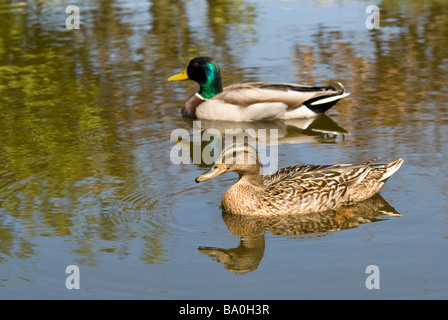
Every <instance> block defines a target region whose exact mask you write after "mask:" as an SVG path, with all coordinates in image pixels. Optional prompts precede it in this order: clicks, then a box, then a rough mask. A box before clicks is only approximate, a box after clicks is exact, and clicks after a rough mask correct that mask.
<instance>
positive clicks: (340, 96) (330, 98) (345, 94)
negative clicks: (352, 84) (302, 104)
mask: <svg viewBox="0 0 448 320" xmlns="http://www.w3.org/2000/svg"><path fill="white" fill-rule="evenodd" d="M349 95H350V93H348V92H347V93H343V94H340V95H337V96H332V97H328V98H325V99H319V100H317V101H314V102H311V105H312V106H317V105H319V104H323V103H328V102H331V101H335V100H340V99H342V98H345V97H347V96H349Z"/></svg>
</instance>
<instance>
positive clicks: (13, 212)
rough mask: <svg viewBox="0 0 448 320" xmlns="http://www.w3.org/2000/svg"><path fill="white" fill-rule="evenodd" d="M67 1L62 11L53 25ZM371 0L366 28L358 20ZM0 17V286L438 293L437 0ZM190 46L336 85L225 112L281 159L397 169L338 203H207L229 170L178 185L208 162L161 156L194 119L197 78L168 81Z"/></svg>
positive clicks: (36, 4)
mask: <svg viewBox="0 0 448 320" xmlns="http://www.w3.org/2000/svg"><path fill="white" fill-rule="evenodd" d="M69 4H76V5H78V6H79V8H80V15H81V25H80V29H72V30H68V29H67V28H66V26H65V20H66V18H67V17H68V14H67V13H65V8H66V6H67V5H69ZM370 4H375V5H377V6H378V7H379V8H380V13H381V15H380V17H381V20H380V29H377V30H376V29H372V30H369V29H367V28H366V26H365V20H366V18H367V17H368V14H366V13H365V9H366V7H367V5H370ZM0 21H2V22H1V23H2V25H1V28H0V114H1V117H0V297H1V298H2V299H346V298H347V299H358V298H362V299H446V298H447V297H448V290H447V284H448V273H447V271H446V270H447V264H448V258H447V254H446V253H447V249H448V243H447V238H448V220H447V219H448V216H447V213H448V205H447V203H448V201H447V200H448V196H447V192H446V190H447V189H448V182H447V181H448V165H447V162H446V159H447V156H448V76H447V75H448V53H447V51H446V48H447V47H448V37H447V36H446V35H447V34H448V5H447V4H446V3H445V2H444V1H438V0H432V1H425V2H421V3H414V2H413V1H405V0H396V1H392V0H390V1H388V0H384V1H374V3H370V2H366V1H360V0H359V1H313V0H309V1H276V0H270V1H262V2H259V1H211V0H209V1H199V0H193V1H186V2H183V1H165V0H164V1H157V0H153V1H127V0H121V1H95V2H92V1H81V0H80V1H74V3H66V2H64V1H56V2H55V1H28V2H18V3H13V4H5V3H3V4H1V5H0ZM199 55H209V56H212V57H214V58H215V59H216V60H217V61H219V63H220V66H221V71H222V73H223V82H224V85H227V84H231V83H236V82H243V81H279V82H292V83H303V84H312V85H317V84H322V83H328V82H332V81H341V82H342V83H343V84H344V85H345V87H346V89H347V90H348V91H349V92H351V95H350V97H348V98H346V99H344V100H343V101H341V102H339V103H338V104H337V105H336V106H335V107H334V108H333V109H331V110H330V111H329V112H328V113H327V115H326V116H324V117H319V118H317V119H315V120H314V121H298V122H296V123H293V124H291V123H290V124H285V123H269V124H266V123H261V124H260V123H257V124H249V125H248V124H244V127H243V125H241V127H242V128H243V129H247V128H253V129H259V128H275V129H277V130H278V132H279V144H278V145H276V146H275V148H277V150H278V159H276V163H275V164H276V165H278V166H279V167H283V166H288V165H293V164H299V163H322V164H323V163H325V164H332V163H348V162H356V161H365V160H368V159H370V158H373V157H375V156H382V159H383V160H384V161H391V160H394V159H396V158H399V157H402V158H404V160H405V162H404V164H403V166H402V168H401V169H400V170H399V171H398V172H397V173H396V174H395V175H394V176H393V177H392V178H391V179H390V180H389V181H388V183H387V184H386V186H385V188H384V189H383V191H382V192H381V195H379V196H377V197H374V198H373V199H371V200H370V201H369V202H366V203H362V204H360V205H359V206H356V207H353V208H351V210H352V211H351V213H350V214H349V215H346V214H345V213H343V214H342V216H341V215H340V214H339V215H338V214H337V213H333V214H328V215H315V216H313V217H311V218H310V219H306V218H304V217H301V216H298V217H293V218H290V219H286V220H283V219H278V220H274V221H264V220H263V221H253V220H249V221H247V220H245V219H240V218H238V217H232V216H230V217H229V216H227V215H225V214H224V215H223V213H222V211H221V209H220V200H221V197H222V194H223V193H224V191H225V190H226V189H227V188H228V187H229V186H230V185H231V184H232V183H234V182H235V181H236V175H233V174H228V175H223V176H220V177H219V178H217V179H214V180H211V181H208V182H206V183H201V184H196V183H195V182H194V179H195V177H197V176H198V175H199V174H200V173H202V172H203V171H204V170H206V168H207V167H208V166H209V165H208V164H207V163H203V162H201V163H194V162H193V159H191V160H192V161H191V162H190V163H187V164H180V165H174V164H173V163H172V162H171V160H170V152H171V149H172V148H173V147H174V146H175V145H176V143H175V141H172V139H170V136H171V133H172V132H173V130H176V129H184V130H186V131H187V132H188V133H190V134H191V136H193V133H194V123H193V122H192V120H191V119H184V118H183V117H182V116H181V115H180V106H181V105H182V103H183V101H184V100H185V98H186V97H187V96H188V95H190V94H191V93H193V92H194V90H195V89H196V86H195V84H194V83H192V82H179V83H171V82H167V81H166V79H167V77H168V76H170V75H172V74H174V73H176V72H178V71H180V70H182V69H183V68H184V67H185V65H186V64H187V63H188V61H189V60H190V59H191V58H193V57H195V56H199ZM201 126H202V128H203V129H207V128H215V129H218V130H219V129H220V128H221V129H222V128H224V129H225V128H228V127H229V126H231V124H226V123H216V122H211V123H210V122H206V121H202V122H201ZM246 126H247V127H246ZM205 146H206V143H205V142H203V143H202V146H199V147H202V148H204V147H205ZM193 147H197V145H194V144H193V143H192V144H188V145H187V144H185V145H184V146H183V148H186V149H188V148H193ZM273 147H274V146H272V147H271V148H273ZM69 265H76V266H78V267H79V270H80V274H81V278H80V286H81V288H80V289H79V290H76V289H73V290H68V289H67V288H66V285H65V281H66V279H67V277H68V274H66V273H65V270H66V267H67V266H69ZM369 265H376V266H378V268H379V270H380V271H381V273H380V274H381V278H380V279H381V282H380V289H371V290H369V289H367V288H366V285H365V281H366V278H367V277H368V274H366V273H365V271H366V267H367V266H369Z"/></svg>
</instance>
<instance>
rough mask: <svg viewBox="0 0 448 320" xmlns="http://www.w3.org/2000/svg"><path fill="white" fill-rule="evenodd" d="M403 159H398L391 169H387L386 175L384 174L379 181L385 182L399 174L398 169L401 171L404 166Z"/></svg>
mask: <svg viewBox="0 0 448 320" xmlns="http://www.w3.org/2000/svg"><path fill="white" fill-rule="evenodd" d="M403 161H404V160H403V159H401V158H400V159H398V160H397V161H395V163H393V164H392V165H391V166H390V167H388V168H387V169H386V173H384V175H383V176H382V177H381V179H380V180H378V181H383V180H386V179H387V178H389V177H390V176H391V175H393V174H394V173H395V172H397V170H398V169H400V167H401V165H402V164H403Z"/></svg>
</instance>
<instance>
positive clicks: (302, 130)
mask: <svg viewBox="0 0 448 320" xmlns="http://www.w3.org/2000/svg"><path fill="white" fill-rule="evenodd" d="M184 121H185V122H186V123H187V124H189V125H190V127H192V128H194V129H199V130H201V131H202V132H207V133H214V132H216V133H219V134H220V136H221V139H222V140H223V139H224V138H225V137H227V135H230V138H229V140H230V139H232V138H233V137H236V141H244V140H238V139H239V137H242V138H246V139H247V138H253V139H255V140H256V142H257V144H266V145H272V144H283V143H303V142H313V141H315V140H320V141H325V142H336V140H337V138H338V137H342V139H344V137H345V135H347V134H348V133H349V132H348V131H347V130H345V129H344V128H342V127H340V126H339V125H338V124H337V123H336V122H335V121H333V120H332V119H331V118H330V117H328V116H327V115H325V114H320V115H318V116H317V117H314V118H306V119H305V118H302V119H290V120H275V121H253V122H236V121H219V120H200V122H199V120H194V119H192V118H188V117H184ZM273 134H275V135H274V136H273ZM225 140H227V138H225ZM249 141H250V140H249Z"/></svg>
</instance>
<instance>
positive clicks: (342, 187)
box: [196, 144, 403, 215]
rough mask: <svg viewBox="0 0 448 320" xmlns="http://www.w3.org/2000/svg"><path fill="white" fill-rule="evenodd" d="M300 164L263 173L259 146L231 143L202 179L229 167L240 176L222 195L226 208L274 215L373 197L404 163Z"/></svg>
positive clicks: (248, 212) (233, 211) (323, 208)
mask: <svg viewBox="0 0 448 320" xmlns="http://www.w3.org/2000/svg"><path fill="white" fill-rule="evenodd" d="M377 160H378V158H375V159H372V160H370V161H368V162H365V163H360V164H338V165H297V166H290V167H286V168H282V169H279V170H277V171H274V172H272V173H270V174H267V175H264V176H263V175H262V174H261V172H262V164H261V162H260V160H259V157H258V154H257V152H256V150H255V149H254V148H253V147H251V146H250V145H247V144H233V145H230V146H228V147H227V148H225V149H224V150H223V151H222V152H221V154H220V156H219V157H218V160H217V161H216V162H215V164H214V165H213V166H212V167H211V169H210V170H209V171H207V172H206V173H204V174H201V175H200V176H199V177H197V178H196V182H200V181H205V180H209V179H212V178H215V177H217V176H219V175H220V174H223V173H225V172H228V171H234V172H236V173H238V175H239V180H238V182H237V183H235V184H234V185H233V186H231V187H230V188H229V189H228V190H227V191H226V192H225V193H224V196H223V198H222V207H223V209H224V210H225V212H228V213H232V214H241V215H274V214H292V213H309V212H320V211H325V210H331V209H334V208H337V207H340V206H343V205H349V204H352V203H355V202H358V201H362V200H365V199H368V198H370V197H372V196H373V195H375V194H376V193H378V192H379V191H380V190H381V188H382V187H383V186H384V184H385V182H386V181H387V179H388V178H389V177H390V176H391V175H392V174H394V173H395V172H396V171H397V170H398V169H399V168H400V166H401V164H402V163H403V160H402V159H398V160H395V161H393V162H391V163H383V164H376V163H375V162H376V161H377Z"/></svg>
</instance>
